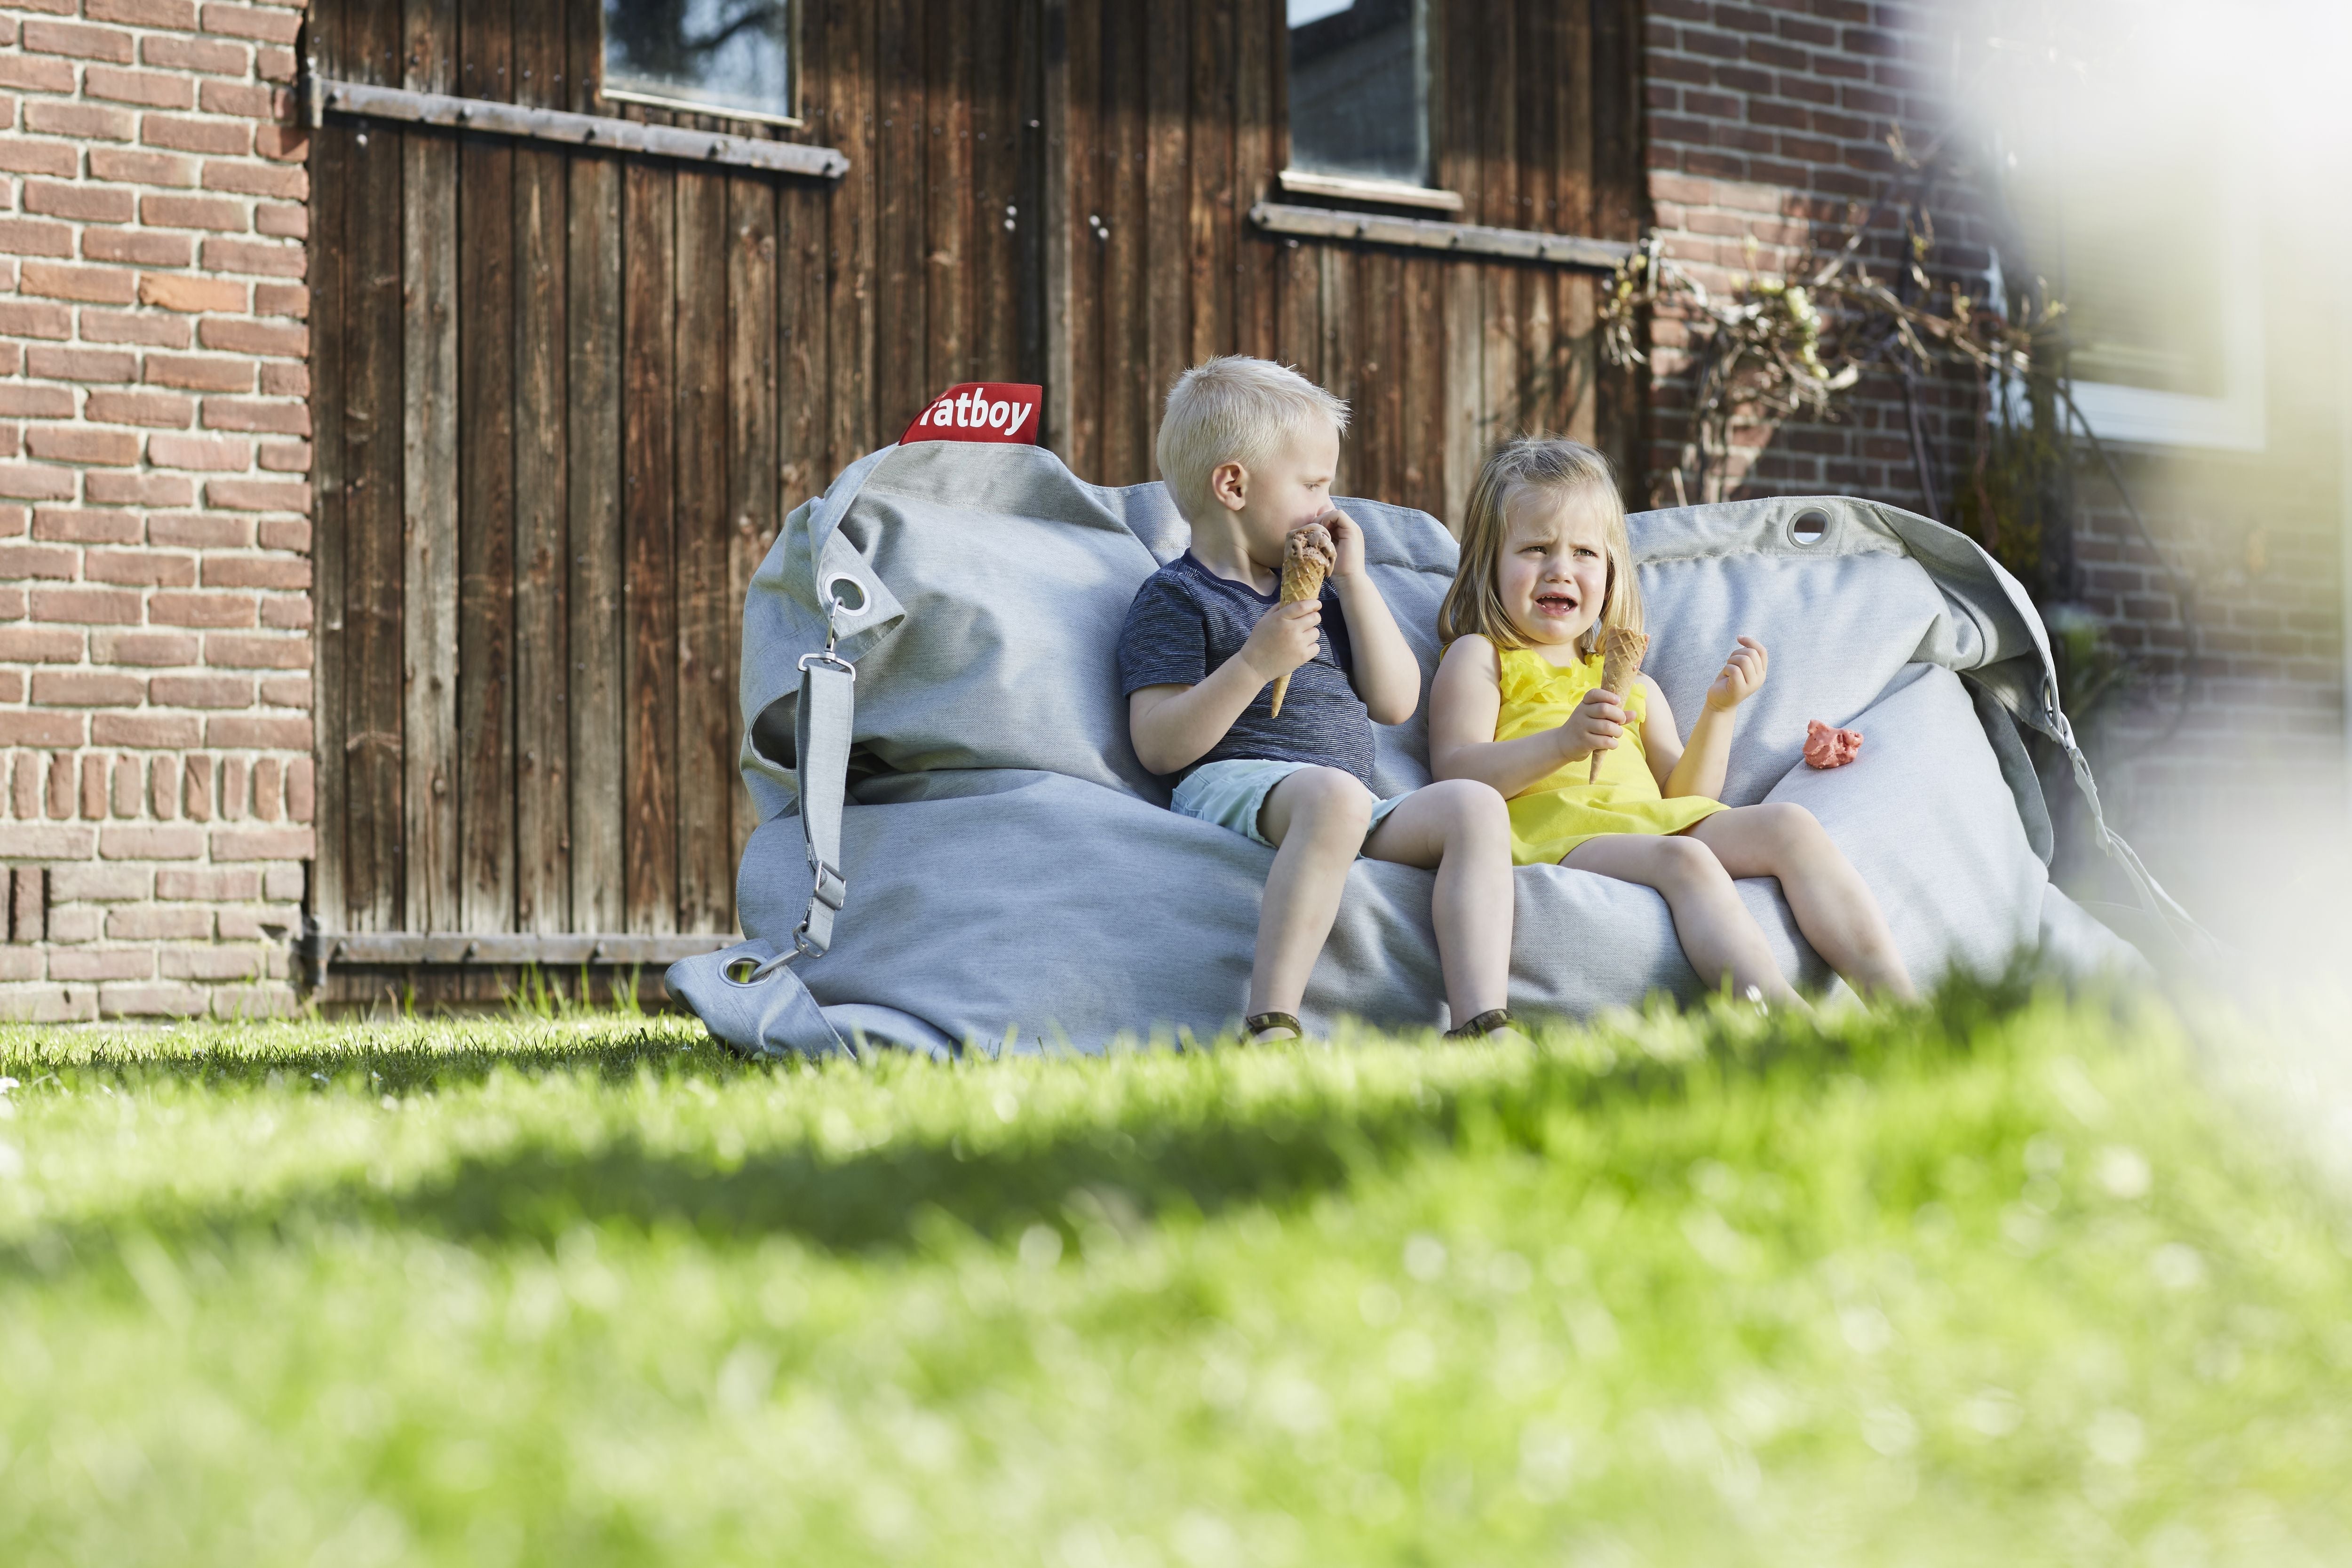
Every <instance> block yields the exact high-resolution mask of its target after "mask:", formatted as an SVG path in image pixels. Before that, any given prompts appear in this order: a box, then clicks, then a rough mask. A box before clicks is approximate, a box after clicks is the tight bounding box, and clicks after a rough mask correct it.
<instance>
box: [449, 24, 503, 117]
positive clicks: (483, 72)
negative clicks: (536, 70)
mask: <svg viewBox="0 0 2352 1568" xmlns="http://www.w3.org/2000/svg"><path fill="white" fill-rule="evenodd" d="M513 68H514V5H513V0H466V4H465V5H464V6H463V7H462V8H461V9H459V11H458V12H457V80H456V82H455V84H454V86H455V88H456V92H457V97H459V98H467V99H475V100H483V101H487V102H495V103H512V102H513V101H514V80H513V78H514V69H513Z"/></svg>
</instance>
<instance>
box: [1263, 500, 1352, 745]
mask: <svg viewBox="0 0 2352 1568" xmlns="http://www.w3.org/2000/svg"><path fill="white" fill-rule="evenodd" d="M1338 558H1339V552H1338V551H1337V550H1335V549H1334V548H1333V547H1332V544H1331V535H1330V533H1329V532H1328V531H1327V530H1326V529H1325V528H1324V526H1323V525H1322V524H1321V523H1319V522H1310V523H1308V524H1307V526H1306V527H1305V528H1302V529H1300V530H1298V531H1297V532H1295V533H1293V534H1292V535H1291V536H1290V542H1289V543H1288V544H1287V545H1286V546H1285V547H1284V549H1283V552H1282V602H1283V603H1284V604H1286V605H1296V604H1299V603H1301V602H1303V601H1305V600H1307V599H1313V598H1318V597H1320V596H1321V595H1322V593H1323V580H1324V579H1325V578H1327V577H1328V576H1329V575H1330V574H1331V567H1332V563H1334V562H1335V561H1336V560H1337V559H1338ZM1289 689H1290V675H1289V672H1288V671H1285V672H1284V673H1282V674H1280V675H1277V676H1276V677H1275V678H1274V712H1273V714H1272V717H1274V718H1276V719H1279V718H1280V717H1282V699H1283V694H1284V693H1285V692H1287V691H1288V690H1289Z"/></svg>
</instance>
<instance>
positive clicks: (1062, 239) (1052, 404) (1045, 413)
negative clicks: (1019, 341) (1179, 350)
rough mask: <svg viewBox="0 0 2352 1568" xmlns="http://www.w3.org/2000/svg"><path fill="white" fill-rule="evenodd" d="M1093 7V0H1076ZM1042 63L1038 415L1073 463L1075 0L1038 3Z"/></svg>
mask: <svg viewBox="0 0 2352 1568" xmlns="http://www.w3.org/2000/svg"><path fill="white" fill-rule="evenodd" d="M1076 3H1077V4H1078V5H1082V6H1089V7H1090V6H1091V5H1092V4H1093V0H1076ZM1042 4H1043V5H1044V6H1045V16H1044V22H1043V34H1044V45H1045V47H1044V53H1045V61H1044V64H1043V66H1042V68H1040V71H1039V80H1040V87H1039V93H1040V101H1039V103H1038V108H1039V109H1040V110H1042V111H1043V112H1042V113H1040V114H1039V116H1038V119H1039V121H1041V122H1042V123H1041V126H1040V130H1041V131H1042V132H1043V135H1042V142H1043V146H1042V147H1041V149H1040V151H1039V153H1038V158H1037V162H1038V165H1039V173H1038V187H1039V205H1040V208H1041V211H1042V216H1043V218H1044V223H1043V224H1042V225H1041V227H1042V228H1043V230H1044V233H1043V235H1042V237H1041V238H1040V239H1039V241H1038V247H1039V251H1040V256H1039V266H1040V273H1041V276H1042V277H1043V279H1044V280H1045V300H1044V302H1043V303H1042V304H1041V306H1040V307H1039V310H1038V318H1039V320H1038V338H1039V344H1040V347H1041V349H1042V351H1043V353H1044V356H1045V383H1044V385H1045V407H1044V408H1042V409H1040V410H1039V411H1038V418H1039V424H1040V426H1042V428H1041V430H1040V432H1039V434H1038V437H1037V438H1038V439H1039V440H1040V441H1042V442H1044V443H1045V445H1046V446H1047V447H1051V448H1052V449H1053V450H1054V451H1055V452H1056V453H1058V454H1060V456H1061V458H1062V460H1063V461H1064V462H1068V461H1069V459H1070V426H1071V422H1072V420H1073V419H1074V418H1075V416H1076V409H1077V397H1076V390H1077V356H1076V344H1075V342H1074V339H1073V337H1072V333H1073V331H1074V330H1075V329H1076V320H1075V318H1074V315H1073V310H1074V306H1073V294H1072V287H1073V279H1072V276H1071V274H1072V271H1073V268H1075V266H1076V256H1075V255H1074V247H1075V246H1076V229H1075V227H1074V225H1075V224H1076V216H1075V215H1074V214H1073V213H1072V212H1071V210H1070V208H1071V200H1070V173H1071V171H1070V163H1071V158H1072V153H1071V149H1070V7H1071V4H1072V0H1042Z"/></svg>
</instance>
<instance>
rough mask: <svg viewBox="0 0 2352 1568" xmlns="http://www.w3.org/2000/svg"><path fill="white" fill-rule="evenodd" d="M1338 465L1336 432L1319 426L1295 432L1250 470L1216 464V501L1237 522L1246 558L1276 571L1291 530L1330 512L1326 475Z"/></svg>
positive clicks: (1234, 464) (1329, 476)
mask: <svg viewBox="0 0 2352 1568" xmlns="http://www.w3.org/2000/svg"><path fill="white" fill-rule="evenodd" d="M1338 468H1339V432H1338V431H1337V430H1334V429H1332V428H1330V427H1329V426H1322V427H1321V428H1316V427H1314V426H1309V427H1307V428H1306V429H1303V430H1296V431H1293V432H1291V433H1290V435H1288V436H1287V437H1285V438H1284V439H1283V441H1282V442H1281V443H1280V444H1279V445H1278V446H1276V447H1275V449H1274V452H1273V454H1272V455H1271V456H1270V457H1268V458H1266V460H1265V462H1264V463H1263V464H1261V465H1259V466H1258V467H1257V468H1247V469H1245V468H1243V467H1242V466H1241V465H1240V464H1239V463H1225V464H1222V465H1220V466H1219V468H1218V469H1217V471H1216V474H1215V475H1214V477H1213V484H1214V487H1215V490H1216V496H1217V500H1219V501H1220V502H1221V503H1223V506H1224V507H1225V509H1226V510H1228V511H1231V512H1232V513H1233V514H1234V521H1237V522H1239V523H1240V524H1241V528H1242V536H1243V537H1244V539H1245V540H1247V541H1248V542H1249V549H1250V554H1251V556H1252V557H1253V558H1254V559H1255V560H1256V561H1257V563H1259V564H1260V565H1262V566H1267V567H1272V568H1274V569H1276V570H1280V568H1281V565H1282V552H1283V544H1284V542H1285V541H1286V540H1287V539H1288V538H1289V537H1290V535H1291V533H1292V532H1293V531H1296V530H1298V529H1301V528H1304V527H1306V526H1307V524H1308V523H1310V522H1313V521H1315V520H1316V519H1317V518H1318V517H1321V516H1322V515H1323V514H1324V513H1325V512H1327V511H1328V510H1331V477H1332V475H1333V474H1334V473H1335V472H1336V471H1337V470H1338Z"/></svg>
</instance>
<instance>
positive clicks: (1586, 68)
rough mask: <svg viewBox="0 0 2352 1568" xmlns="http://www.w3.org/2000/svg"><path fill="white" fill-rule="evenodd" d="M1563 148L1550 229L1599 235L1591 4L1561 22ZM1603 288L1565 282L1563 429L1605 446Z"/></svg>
mask: <svg viewBox="0 0 2352 1568" xmlns="http://www.w3.org/2000/svg"><path fill="white" fill-rule="evenodd" d="M1558 26H1559V74H1558V76H1557V78H1556V80H1557V82H1558V84H1559V89H1558V90H1559V143H1558V150H1557V153H1556V154H1555V156H1556V158H1557V163H1556V165H1555V168H1554V173H1553V200H1554V202H1555V203H1556V205H1557V210H1558V216H1556V217H1555V218H1554V219H1553V220H1552V223H1551V226H1552V227H1553V228H1556V229H1562V230H1566V231H1568V232H1570V233H1575V234H1595V233H1598V232H1599V227H1598V224H1599V218H1598V216H1597V215H1596V214H1595V213H1594V211H1593V204H1592V134H1593V90H1592V48H1593V35H1592V6H1591V0H1578V3H1577V4H1573V5H1567V6H1564V7H1562V8H1561V10H1560V12H1559V23H1558ZM1600 288H1601V286H1600V284H1599V283H1598V282H1597V281H1596V280H1595V279H1592V278H1591V277H1589V276H1585V275H1582V274H1576V273H1571V274H1570V275H1568V276H1567V277H1564V278H1562V279H1559V324H1558V328H1557V335H1558V337H1559V343H1560V355H1561V359H1562V362H1563V363H1564V365H1565V369H1566V375H1567V386H1566V389H1565V393H1564V395H1563V396H1562V398H1561V403H1560V411H1559V428H1560V429H1561V430H1562V431H1563V432H1564V433H1565V434H1566V435H1567V436H1568V437H1570V439H1572V440H1577V441H1582V442H1585V443H1587V444H1593V443H1596V442H1597V441H1598V440H1599V438H1600V437H1599V431H1598V423H1597V420H1598V412H1599V401H1600V399H1599V393H1600V385H1601V340H1600V337H1599V334H1598V331H1597V324H1598V310H1599V306H1600Z"/></svg>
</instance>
